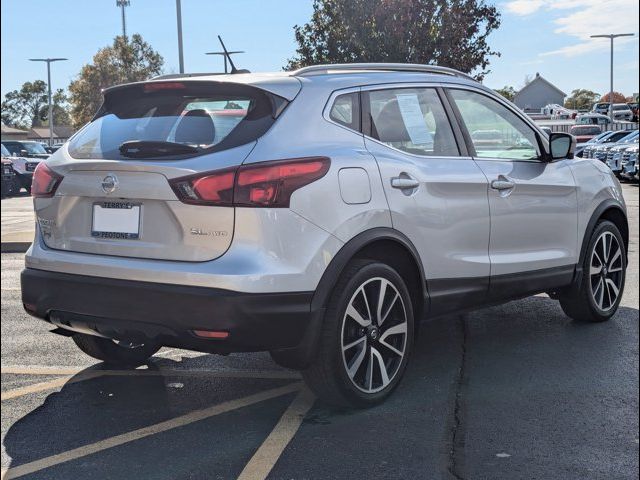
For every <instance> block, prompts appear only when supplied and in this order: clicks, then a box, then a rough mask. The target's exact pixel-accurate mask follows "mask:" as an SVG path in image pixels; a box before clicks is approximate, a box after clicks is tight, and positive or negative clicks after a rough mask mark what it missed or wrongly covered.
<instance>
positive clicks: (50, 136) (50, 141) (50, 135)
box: [29, 58, 68, 146]
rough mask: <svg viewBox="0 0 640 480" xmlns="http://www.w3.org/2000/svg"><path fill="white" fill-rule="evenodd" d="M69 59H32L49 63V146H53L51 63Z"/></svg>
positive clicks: (32, 59)
mask: <svg viewBox="0 0 640 480" xmlns="http://www.w3.org/2000/svg"><path fill="white" fill-rule="evenodd" d="M65 60H68V59H67V58H30V59H29V61H31V62H47V89H48V91H49V146H51V145H53V105H52V103H51V63H52V62H63V61H65Z"/></svg>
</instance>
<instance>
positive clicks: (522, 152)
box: [449, 90, 541, 160]
mask: <svg viewBox="0 0 640 480" xmlns="http://www.w3.org/2000/svg"><path fill="white" fill-rule="evenodd" d="M449 92H450V94H451V97H452V98H453V101H454V103H455V104H456V106H457V107H458V110H459V111H460V114H461V115H462V120H463V121H464V123H465V125H466V127H467V130H468V132H469V136H470V137H471V142H472V143H473V146H474V147H475V150H476V157H478V158H497V159H505V160H536V159H539V158H540V157H541V155H540V147H539V145H538V140H537V138H536V134H535V131H534V130H533V129H532V128H531V127H530V126H529V125H527V124H526V122H524V120H522V119H521V118H520V117H518V116H517V115H516V114H515V113H513V112H512V111H511V110H509V109H508V108H506V107H505V106H503V105H502V104H500V103H498V102H497V101H495V100H493V99H491V98H489V97H487V96H486V95H482V94H480V93H476V92H471V91H468V90H450V91H449Z"/></svg>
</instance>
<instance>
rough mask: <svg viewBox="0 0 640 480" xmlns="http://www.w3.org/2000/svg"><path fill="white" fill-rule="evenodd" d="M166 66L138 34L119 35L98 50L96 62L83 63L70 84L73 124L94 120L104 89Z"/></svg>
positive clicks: (131, 80)
mask: <svg viewBox="0 0 640 480" xmlns="http://www.w3.org/2000/svg"><path fill="white" fill-rule="evenodd" d="M127 40H128V41H127ZM163 65H164V59H163V58H162V56H161V55H160V54H159V53H157V52H156V51H155V50H154V49H153V48H151V46H150V45H149V44H148V43H147V42H145V41H144V40H143V39H142V36H140V35H139V34H137V33H136V34H134V35H132V36H131V37H130V38H128V39H125V38H124V37H122V36H118V37H116V38H115V39H114V41H113V45H111V46H108V47H105V48H102V49H100V50H98V53H96V54H95V55H94V57H93V63H90V64H87V65H85V66H83V67H82V70H81V71H80V74H79V75H78V78H77V79H76V80H74V81H73V82H71V85H69V92H70V94H71V95H70V100H71V105H72V107H71V117H72V121H73V126H74V127H75V128H79V127H81V126H82V125H84V124H85V123H87V122H88V121H89V120H91V118H92V117H93V115H94V114H95V113H96V112H97V110H98V108H100V105H101V104H102V89H104V88H107V87H110V86H112V85H118V84H120V83H128V82H138V81H142V80H146V79H148V78H149V77H153V76H155V75H159V74H160V73H162V66H163Z"/></svg>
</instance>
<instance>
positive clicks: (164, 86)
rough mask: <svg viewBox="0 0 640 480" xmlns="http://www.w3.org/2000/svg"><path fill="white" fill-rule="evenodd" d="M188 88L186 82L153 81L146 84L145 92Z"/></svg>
mask: <svg viewBox="0 0 640 480" xmlns="http://www.w3.org/2000/svg"><path fill="white" fill-rule="evenodd" d="M183 88H186V86H185V84H184V83H181V82H151V83H145V84H144V87H143V89H144V91H145V92H156V91H158V90H181V89H183Z"/></svg>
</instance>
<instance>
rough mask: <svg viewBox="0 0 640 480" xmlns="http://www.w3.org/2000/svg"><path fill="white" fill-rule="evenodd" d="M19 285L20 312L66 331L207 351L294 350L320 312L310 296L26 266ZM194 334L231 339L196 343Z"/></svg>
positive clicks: (312, 325) (202, 340)
mask: <svg viewBox="0 0 640 480" xmlns="http://www.w3.org/2000/svg"><path fill="white" fill-rule="evenodd" d="M21 284H22V301H23V304H24V305H25V309H26V310H27V311H28V312H29V313H30V314H31V315H33V316H35V317H38V318H41V319H43V320H46V321H48V322H50V323H52V324H54V325H56V326H58V327H61V328H63V329H65V330H70V331H72V332H74V331H75V332H85V333H90V334H94V335H99V336H104V337H108V338H119V339H131V340H145V339H152V340H154V341H156V342H158V343H160V344H162V345H166V346H172V347H178V348H186V349H191V350H198V351H204V352H213V353H230V352H239V351H263V350H279V349H288V348H293V347H299V346H301V345H303V344H304V339H305V338H307V337H309V335H310V334H312V333H313V332H315V331H316V328H315V327H316V326H317V324H318V322H319V321H320V319H321V315H322V314H321V312H319V311H318V312H312V310H311V299H312V297H313V292H294V293H239V292H233V291H229V290H222V289H216V288H206V287H193V286H182V285H169V284H160V283H150V282H139V281H130V280H117V279H110V278H101V277H90V276H83V275H70V274H66V273H57V272H50V271H43V270H36V269H32V268H27V269H25V270H23V271H22V275H21ZM194 330H215V331H224V332H228V334H229V335H228V337H227V338H225V339H202V338H199V337H197V336H196V335H195V334H194V333H193V331H194ZM147 341H148V340H147Z"/></svg>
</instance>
